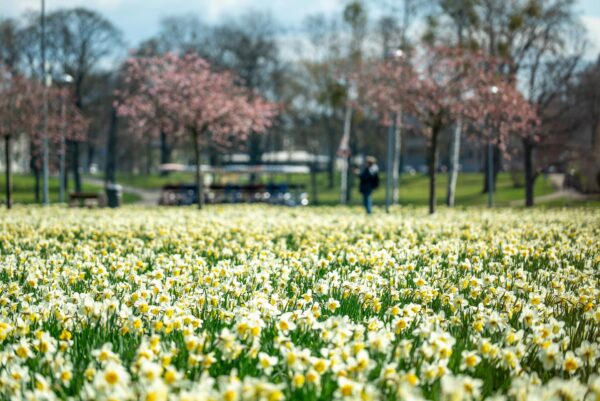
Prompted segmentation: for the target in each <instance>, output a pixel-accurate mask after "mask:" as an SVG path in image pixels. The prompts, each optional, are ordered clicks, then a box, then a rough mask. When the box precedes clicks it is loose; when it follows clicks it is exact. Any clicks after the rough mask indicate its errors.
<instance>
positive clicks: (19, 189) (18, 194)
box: [0, 174, 138, 203]
mask: <svg viewBox="0 0 600 401" xmlns="http://www.w3.org/2000/svg"><path fill="white" fill-rule="evenodd" d="M4 185H5V178H4V175H2V176H0V202H1V203H5V202H6V192H5V188H4ZM34 185H35V180H34V177H33V175H31V174H15V175H13V202H15V203H34V201H35V195H34V190H33V189H34ZM40 185H41V183H40ZM71 185H72V184H71ZM48 189H49V192H50V201H51V202H58V192H59V185H58V178H56V177H50V180H49V188H48ZM83 191H85V192H104V189H103V188H101V187H99V186H96V185H91V184H87V183H83ZM137 200H138V197H137V196H136V195H132V194H123V203H133V202H135V201H137Z"/></svg>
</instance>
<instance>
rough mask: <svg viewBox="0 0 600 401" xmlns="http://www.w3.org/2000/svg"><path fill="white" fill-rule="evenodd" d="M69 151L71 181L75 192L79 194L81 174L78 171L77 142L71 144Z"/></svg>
mask: <svg viewBox="0 0 600 401" xmlns="http://www.w3.org/2000/svg"><path fill="white" fill-rule="evenodd" d="M71 151H72V153H71V157H72V158H71V162H72V167H73V179H74V180H75V192H81V173H80V171H79V142H77V141H72V142H71Z"/></svg>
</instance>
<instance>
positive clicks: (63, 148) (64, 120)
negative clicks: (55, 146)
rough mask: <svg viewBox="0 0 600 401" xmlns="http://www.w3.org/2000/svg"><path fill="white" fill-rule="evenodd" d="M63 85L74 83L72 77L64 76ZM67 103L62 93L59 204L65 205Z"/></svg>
mask: <svg viewBox="0 0 600 401" xmlns="http://www.w3.org/2000/svg"><path fill="white" fill-rule="evenodd" d="M59 82H61V83H64V84H69V83H71V82H73V77H72V76H70V75H69V74H65V75H63V77H62V78H61V80H60V81H59ZM66 101H67V94H66V93H61V103H60V117H61V130H62V133H61V136H60V159H59V176H60V178H59V179H60V183H59V188H60V192H59V197H58V198H59V202H60V203H63V202H64V201H65V181H66V179H65V174H66V168H65V164H66V152H67V149H66V131H67V118H66V109H67V107H66Z"/></svg>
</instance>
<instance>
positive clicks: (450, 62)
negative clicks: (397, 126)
mask: <svg viewBox="0 0 600 401" xmlns="http://www.w3.org/2000/svg"><path fill="white" fill-rule="evenodd" d="M414 65H415V67H411V65H410V64H408V63H397V62H387V63H385V64H383V65H381V66H379V67H378V68H376V69H375V70H374V71H373V72H372V73H370V74H368V75H367V76H366V77H365V78H364V80H363V85H364V87H365V90H364V93H365V99H366V100H367V103H368V104H369V105H370V106H371V107H374V108H375V109H376V110H379V111H380V112H383V115H384V116H387V114H386V113H389V112H390V111H393V110H395V109H398V108H400V107H402V108H403V109H405V110H406V111H407V112H408V113H410V115H412V116H414V117H415V118H416V119H417V120H418V127H417V128H418V129H419V130H420V131H421V132H422V133H423V134H424V135H425V136H426V137H427V138H428V140H429V144H428V170H429V212H430V213H434V212H435V209H436V171H437V159H438V145H439V142H440V136H441V134H442V131H443V129H444V128H445V127H447V126H449V125H450V124H452V123H454V122H455V121H456V120H457V119H460V120H461V121H465V122H466V123H469V124H471V125H473V126H477V127H478V128H479V130H480V131H482V132H484V134H486V136H487V140H489V141H493V143H496V144H498V146H503V145H504V144H505V143H506V138H507V136H508V135H509V134H510V133H511V132H513V131H518V132H523V128H522V127H523V125H527V124H529V123H530V121H532V120H533V119H534V117H533V116H535V113H533V110H532V109H531V107H529V105H528V103H527V102H526V101H525V100H524V99H523V97H522V96H521V95H520V94H519V92H518V91H517V90H516V89H515V88H514V84H512V83H511V82H509V81H507V80H506V79H505V78H504V77H503V76H499V75H498V74H497V73H496V69H495V68H494V65H495V60H494V59H492V58H489V57H486V56H485V55H483V54H480V53H473V52H468V51H465V50H463V49H456V48H431V49H428V51H427V52H426V55H425V57H424V59H422V60H418V61H416V62H414ZM491 87H496V89H498V90H499V91H500V93H501V96H498V97H496V98H490V93H491V92H490V88H491ZM467 95H468V96H467ZM383 123H384V124H390V123H391V121H389V120H385V119H384V120H383Z"/></svg>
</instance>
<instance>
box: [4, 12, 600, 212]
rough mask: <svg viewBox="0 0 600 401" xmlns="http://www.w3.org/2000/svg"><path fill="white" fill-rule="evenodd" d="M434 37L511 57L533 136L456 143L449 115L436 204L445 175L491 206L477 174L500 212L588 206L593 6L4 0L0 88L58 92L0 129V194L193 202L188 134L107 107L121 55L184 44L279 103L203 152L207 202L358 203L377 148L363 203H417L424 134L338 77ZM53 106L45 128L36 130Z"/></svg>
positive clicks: (598, 107) (594, 128) (595, 171)
mask: <svg viewBox="0 0 600 401" xmlns="http://www.w3.org/2000/svg"><path fill="white" fill-rule="evenodd" d="M431 46H438V47H439V46H444V47H460V48H468V49H471V50H476V51H479V52H483V53H486V54H489V55H493V56H497V57H502V58H504V59H506V60H510V62H511V65H512V66H513V68H514V70H513V73H514V75H515V77H516V79H517V82H516V84H515V85H516V86H517V88H518V89H519V91H520V92H521V93H522V95H523V97H524V98H525V99H526V100H527V101H528V102H529V103H530V104H531V105H533V107H534V108H535V110H536V111H537V114H538V117H539V119H540V123H539V129H537V130H536V133H535V138H534V137H533V136H532V137H531V138H524V137H523V136H516V135H515V136H514V137H508V138H507V140H506V143H505V144H504V145H505V146H503V147H500V146H494V145H490V143H489V141H487V140H486V139H485V138H483V137H481V136H478V135H473V134H467V133H466V132H464V133H460V132H459V134H458V135H462V138H459V139H460V142H459V143H460V147H459V148H457V147H456V146H457V145H456V140H457V138H456V135H457V134H455V131H457V130H455V129H453V126H451V125H448V126H447V127H444V129H443V130H442V134H441V135H440V139H439V145H438V148H437V152H438V153H437V157H438V159H437V160H438V162H437V164H436V167H435V169H436V170H437V173H438V179H437V180H436V182H435V186H436V187H437V188H438V190H437V192H436V194H435V196H436V197H437V201H438V202H439V203H440V204H442V203H445V202H446V203H447V202H449V200H448V197H449V195H448V191H451V189H450V185H451V184H450V182H451V181H452V180H449V175H450V174H449V171H451V170H453V171H455V173H456V174H457V178H456V179H455V180H456V184H455V188H454V189H453V191H454V192H455V193H454V195H453V199H452V202H451V204H455V205H456V206H473V205H486V204H488V203H489V202H490V197H489V192H490V191H489V185H490V182H491V183H492V187H493V189H492V190H493V194H494V198H493V203H494V205H497V206H522V205H525V203H526V186H528V185H529V186H530V187H531V188H532V191H533V194H534V197H535V198H534V199H533V198H532V199H531V202H528V203H530V204H539V205H545V206H564V205H581V204H586V205H599V204H600V197H599V196H598V193H599V192H600V59H599V58H598V55H599V54H600V2H599V1H597V0H582V1H572V0H502V1H501V0H363V1H358V0H350V1H345V0H303V1H297V0H260V1H257V0H255V1H250V0H198V1H183V0H170V1H163V0H144V1H142V0H87V1H83V0H82V1H76V0H47V1H46V2H42V1H35V0H0V65H1V66H2V68H3V71H4V75H5V77H6V78H5V82H8V81H9V77H15V76H23V77H26V78H27V79H32V80H36V81H39V82H42V83H43V84H44V86H45V87H46V88H55V89H63V90H64V92H60V93H63V95H60V94H56V96H55V95H54V93H55V92H52V91H51V89H46V90H44V91H42V92H40V96H41V97H43V99H44V102H43V104H45V106H43V107H42V106H40V107H42V108H41V109H39V108H38V109H36V108H32V109H31V110H32V111H31V112H30V114H29V115H28V116H26V117H31V118H34V116H33V115H39V116H40V119H39V121H38V122H37V124H38V127H40V128H35V127H34V129H33V131H36V132H38V134H35V135H34V134H28V133H27V132H26V130H25V129H23V130H22V131H23V134H22V135H17V133H16V132H15V131H14V130H13V131H12V132H10V134H9V133H7V132H6V131H4V134H3V135H4V136H5V137H10V143H9V140H8V139H6V140H5V143H6V144H7V145H6V149H9V150H6V149H5V150H4V151H3V152H2V156H1V157H0V168H1V169H2V170H3V171H5V170H6V167H7V161H8V163H9V164H10V167H11V169H10V170H11V174H12V176H11V178H9V176H8V175H3V176H2V178H1V179H0V184H1V188H2V189H3V190H4V188H6V187H7V180H12V182H10V183H9V184H10V190H12V198H13V199H14V201H15V202H17V203H44V202H46V203H48V202H57V201H63V202H66V201H67V196H68V194H69V193H71V194H83V195H84V194H86V193H96V192H103V191H104V188H109V187H110V188H113V187H115V188H117V187H116V184H119V187H118V190H119V193H120V194H121V199H120V202H122V203H144V204H157V203H163V204H189V203H193V202H194V199H195V198H197V193H196V192H195V191H197V187H196V186H194V172H195V163H196V160H197V159H196V158H195V156H194V151H193V146H190V140H189V138H188V136H185V135H169V134H168V132H164V131H163V130H161V129H159V127H157V126H152V125H146V126H145V127H144V129H142V130H140V129H138V128H136V129H134V128H132V125H133V124H132V121H131V119H130V118H127V117H124V116H121V115H118V113H116V111H115V108H116V106H115V102H116V101H117V100H116V99H117V97H118V96H116V95H115V91H117V92H118V91H119V90H122V88H123V86H124V85H125V84H126V83H124V81H123V68H124V67H123V65H124V62H125V60H127V59H128V58H130V57H132V56H135V57H138V56H146V57H151V56H161V55H165V54H167V53H175V54H178V55H184V54H189V53H194V54H197V55H199V56H200V57H202V58H203V59H205V60H207V61H208V62H209V63H210V64H211V65H212V66H213V68H214V69H215V70H217V71H230V72H232V73H234V74H235V75H236V76H237V77H238V78H239V80H240V82H243V85H244V86H246V87H247V88H250V89H251V90H252V91H253V93H256V94H259V95H260V96H262V97H263V98H264V99H266V100H268V101H269V102H272V103H275V104H277V105H279V106H280V110H281V111H280V112H279V113H278V115H277V117H276V118H275V121H274V122H273V124H272V125H271V126H270V127H269V128H268V129H267V130H266V131H265V132H264V133H262V134H260V135H259V134H258V133H252V132H251V133H250V134H249V135H248V136H247V138H244V140H240V141H232V142H231V143H228V144H227V146H220V145H218V144H212V143H211V142H207V143H206V144H205V146H203V147H202V149H201V152H202V160H203V162H202V163H203V174H204V176H205V178H204V180H205V183H206V193H205V194H203V197H205V198H206V201H207V202H255V201H256V202H258V201H261V202H268V203H278V204H288V205H333V204H339V203H348V204H360V203H361V199H360V194H359V193H358V181H357V178H356V177H355V176H354V175H353V174H349V173H348V169H349V168H351V166H353V165H354V166H360V165H361V164H362V163H363V160H364V158H365V157H366V156H367V155H372V156H375V157H376V158H377V160H378V165H379V168H380V174H381V180H382V185H380V186H379V187H378V188H377V190H376V191H375V192H374V195H373V196H374V201H375V203H376V204H384V203H387V204H388V205H389V204H401V205H424V204H426V203H427V200H428V196H429V195H430V192H428V185H429V181H428V177H427V175H426V174H427V172H428V141H429V137H428V136H427V135H425V134H424V133H423V132H421V130H419V129H418V124H412V125H411V124H410V120H411V118H412V117H411V115H410V113H405V114H404V115H403V116H402V121H401V122H400V123H399V124H397V127H395V128H396V129H395V131H394V134H393V135H394V138H392V142H390V131H391V130H390V127H389V126H388V125H384V124H381V118H380V117H381V116H380V115H379V114H377V113H374V112H370V111H369V109H368V108H367V109H360V108H355V107H353V106H352V105H351V102H352V101H353V100H355V99H354V98H356V97H358V95H353V93H352V92H353V83H352V80H351V79H350V78H349V77H350V76H351V75H352V74H354V73H356V72H357V71H358V72H360V70H361V69H363V68H367V67H368V66H369V65H374V64H375V63H379V62H381V61H382V60H386V59H389V58H390V55H406V57H408V55H415V54H419V52H422V51H424V49H428V48H429V47H431ZM10 79H12V78H10ZM6 88H8V84H6V85H5V89H6ZM56 93H58V92H56ZM53 96H55V97H53ZM61 96H62V97H61ZM64 99H66V100H64ZM53 102H55V103H53ZM60 102H69V104H72V106H73V115H75V114H77V116H80V117H81V119H82V121H85V124H82V125H81V126H78V127H79V128H78V130H77V132H74V133H72V134H68V135H67V134H65V132H67V131H68V130H69V127H67V125H76V124H77V123H78V121H79V120H77V119H76V118H75V117H73V119H70V118H69V117H68V116H67V115H66V113H67V111H65V110H69V109H68V107H67V106H65V104H62V103H60ZM7 104H8V103H7ZM15 104H16V103H11V105H12V106H10V105H7V106H6V107H5V108H4V114H2V111H1V110H2V109H1V107H0V118H1V119H0V124H4V125H5V126H8V122H7V121H8V120H9V119H10V118H11V117H10V116H14V114H15V111H14V110H16V109H14V108H13V109H10V107H16V106H15ZM61 104H62V106H61ZM53 105H55V106H53ZM9 106H10V107H9ZM10 110H13V111H12V112H11V111H10ZM350 110H352V111H351V112H350ZM54 111H55V113H54ZM44 113H45V115H46V117H44ZM52 113H54V114H52ZM53 115H55V116H56V126H57V128H56V129H55V131H56V133H57V136H56V140H53V139H50V141H49V142H48V139H47V137H46V136H47V132H49V130H52V129H53V128H52V127H53V126H52V124H53V123H52V121H53V120H52V116H53ZM77 118H79V117H77ZM14 124H16V123H14ZM22 124H25V122H23V123H22ZM44 127H45V128H44ZM400 127H406V128H402V129H400ZM410 127H412V128H410ZM414 127H417V128H414ZM17 131H18V130H17ZM40 132H41V133H42V134H41V135H40V134H39V133H40ZM44 133H46V134H44ZM44 135H46V136H44ZM490 146H492V147H493V149H492V150H491V151H490ZM391 148H393V149H392V150H390V149H391ZM455 153H456V154H458V159H456V158H454V159H453V154H455ZM457 160H458V162H457ZM528 163H529V164H528ZM528 166H529V167H528ZM527 169H529V170H528V171H526V170H527ZM45 172H46V173H45ZM458 172H460V173H458ZM526 173H527V174H526ZM390 174H392V175H393V178H392V179H390V180H387V179H386V176H387V175H390ZM489 174H492V176H493V180H492V181H490V180H489ZM390 186H391V188H390ZM7 191H8V189H7ZM386 191H387V196H386ZM83 195H82V196H83ZM109 196H110V194H109ZM3 198H6V194H5V193H4V195H3ZM75 198H77V196H75ZM5 202H6V201H5Z"/></svg>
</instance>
